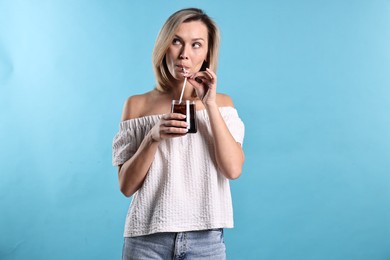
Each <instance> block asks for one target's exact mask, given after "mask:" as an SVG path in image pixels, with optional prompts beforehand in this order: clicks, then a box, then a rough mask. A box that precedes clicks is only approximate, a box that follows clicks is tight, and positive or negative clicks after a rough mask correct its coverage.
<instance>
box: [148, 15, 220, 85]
mask: <svg viewBox="0 0 390 260" xmlns="http://www.w3.org/2000/svg"><path fill="white" fill-rule="evenodd" d="M192 21H201V22H203V23H204V24H205V25H206V27H207V30H208V50H207V57H206V60H205V61H204V62H203V65H202V69H206V67H208V68H210V69H211V70H213V71H216V69H217V63H218V51H219V43H220V33H219V29H218V26H217V24H216V23H215V22H214V21H213V20H212V19H211V18H210V17H209V16H208V15H207V14H206V13H205V12H203V10H201V9H198V8H186V9H181V10H179V11H177V12H175V13H173V14H172V15H171V16H170V17H169V18H168V19H167V21H166V22H165V24H164V25H163V27H162V28H161V30H160V32H159V34H158V36H157V39H156V43H155V45H154V49H153V55H152V62H153V70H154V74H155V77H156V81H157V82H156V83H157V85H156V89H157V90H159V91H163V92H165V91H167V90H169V89H170V88H171V82H172V81H174V80H175V79H174V78H173V76H172V75H171V73H170V72H169V71H168V67H167V63H166V60H165V55H166V53H167V50H168V48H169V46H170V45H171V44H172V40H173V38H174V35H175V32H176V30H177V28H178V27H179V26H180V25H181V24H182V23H186V22H192ZM202 69H201V70H202Z"/></svg>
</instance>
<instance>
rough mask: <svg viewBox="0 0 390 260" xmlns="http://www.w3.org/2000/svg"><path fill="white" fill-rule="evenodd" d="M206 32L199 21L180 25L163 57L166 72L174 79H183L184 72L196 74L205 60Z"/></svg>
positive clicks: (206, 47)
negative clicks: (165, 63)
mask: <svg viewBox="0 0 390 260" xmlns="http://www.w3.org/2000/svg"><path fill="white" fill-rule="evenodd" d="M207 51H208V31H207V27H206V25H205V24H204V23H203V22H201V21H192V22H186V23H182V24H181V25H180V26H179V28H178V29H177V31H176V32H175V36H174V37H173V40H172V42H171V45H170V46H169V48H168V51H167V54H166V56H165V58H166V62H167V66H168V70H169V72H170V73H171V74H172V76H173V77H174V78H175V79H178V80H180V79H184V72H187V73H189V74H193V73H195V72H198V71H199V70H200V68H201V67H202V64H203V62H204V61H205V60H206V57H207Z"/></svg>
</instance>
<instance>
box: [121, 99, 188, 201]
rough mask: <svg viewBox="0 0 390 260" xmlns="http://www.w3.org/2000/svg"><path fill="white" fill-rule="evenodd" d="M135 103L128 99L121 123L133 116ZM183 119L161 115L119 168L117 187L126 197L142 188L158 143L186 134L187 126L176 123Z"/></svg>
mask: <svg viewBox="0 0 390 260" xmlns="http://www.w3.org/2000/svg"><path fill="white" fill-rule="evenodd" d="M137 103H138V102H137V100H136V98H135V100H134V98H130V99H128V100H127V101H126V103H125V105H124V108H123V113H122V121H123V120H127V119H130V118H132V117H133V116H134V111H135V110H136V109H137V107H140V106H139V104H138V105H137ZM184 117H185V116H183V115H182V114H176V113H171V114H166V115H163V117H162V119H161V120H160V122H158V123H157V124H156V125H155V126H154V127H153V128H152V129H151V130H150V131H149V133H148V134H147V135H146V136H145V138H144V139H143V141H142V142H141V144H140V146H139V148H138V150H137V152H136V153H135V154H134V155H133V156H132V157H131V158H130V159H129V160H127V161H126V162H125V163H124V164H122V165H120V166H119V169H118V180H119V187H120V190H121V192H122V193H123V194H124V195H125V196H126V197H130V196H131V195H133V194H134V193H135V192H136V191H137V190H138V189H139V188H140V187H141V186H142V184H143V182H144V180H145V177H146V175H147V173H148V170H149V168H150V166H151V164H152V162H153V160H154V155H155V153H156V151H157V148H158V145H159V143H160V142H161V141H162V140H163V139H166V138H173V137H178V136H183V135H185V134H186V132H187V129H186V126H187V124H186V123H185V122H183V121H178V119H183V118H184Z"/></svg>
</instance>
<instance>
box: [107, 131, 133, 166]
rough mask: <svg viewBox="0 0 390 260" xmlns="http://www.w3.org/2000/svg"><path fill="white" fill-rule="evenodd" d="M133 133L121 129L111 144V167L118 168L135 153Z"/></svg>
mask: <svg viewBox="0 0 390 260" xmlns="http://www.w3.org/2000/svg"><path fill="white" fill-rule="evenodd" d="M134 137H135V136H134V131H132V130H131V129H121V130H119V132H118V133H117V134H116V135H115V137H114V140H113V142H112V165H114V166H118V165H121V164H123V163H125V162H126V161H127V160H129V159H130V158H131V157H132V156H133V155H134V154H135V152H136V151H137V148H136V145H135V138H134Z"/></svg>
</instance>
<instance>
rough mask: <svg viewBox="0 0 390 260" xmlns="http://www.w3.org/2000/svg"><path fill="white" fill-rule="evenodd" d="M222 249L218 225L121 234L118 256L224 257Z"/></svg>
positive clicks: (126, 258)
mask: <svg viewBox="0 0 390 260" xmlns="http://www.w3.org/2000/svg"><path fill="white" fill-rule="evenodd" d="M225 250H226V248H225V242H224V240H223V229H222V228H221V229H210V230H201V231H189V232H179V233H170V232H169V233H156V234H151V235H146V236H138V237H125V241H124V244H123V252H122V260H136V259H137V260H141V259H142V260H144V259H164V260H166V259H213V260H225V259H226V252H225Z"/></svg>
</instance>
